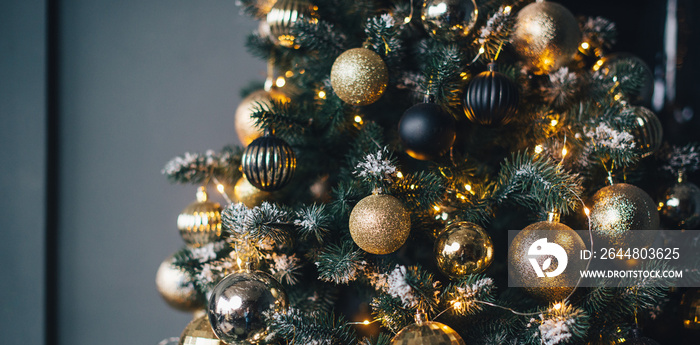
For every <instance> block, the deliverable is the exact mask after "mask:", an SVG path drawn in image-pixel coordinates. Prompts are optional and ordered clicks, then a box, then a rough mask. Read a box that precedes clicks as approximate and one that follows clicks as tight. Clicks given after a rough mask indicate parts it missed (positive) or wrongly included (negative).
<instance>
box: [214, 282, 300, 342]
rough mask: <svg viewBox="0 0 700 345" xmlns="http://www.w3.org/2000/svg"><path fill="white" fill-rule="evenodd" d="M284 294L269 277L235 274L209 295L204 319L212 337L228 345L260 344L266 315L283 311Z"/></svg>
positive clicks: (285, 301) (285, 299)
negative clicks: (209, 325) (208, 323)
mask: <svg viewBox="0 0 700 345" xmlns="http://www.w3.org/2000/svg"><path fill="white" fill-rule="evenodd" d="M287 305H288V302H287V294H286V293H285V292H284V289H283V288H282V285H281V284H280V283H279V282H278V281H277V280H275V278H273V277H272V276H271V275H269V274H267V273H265V272H262V271H255V272H237V273H232V274H229V275H227V276H226V277H224V279H222V280H221V281H220V282H219V283H218V284H216V286H215V287H214V289H213V290H212V292H211V297H210V298H209V305H208V308H207V315H208V316H209V322H210V324H211V328H212V330H213V331H214V333H215V334H216V336H217V337H218V338H219V339H221V340H222V341H224V342H225V343H226V344H229V345H250V344H259V343H263V340H264V338H265V335H266V334H267V321H268V317H269V315H270V314H272V313H274V312H281V311H283V310H284V309H287Z"/></svg>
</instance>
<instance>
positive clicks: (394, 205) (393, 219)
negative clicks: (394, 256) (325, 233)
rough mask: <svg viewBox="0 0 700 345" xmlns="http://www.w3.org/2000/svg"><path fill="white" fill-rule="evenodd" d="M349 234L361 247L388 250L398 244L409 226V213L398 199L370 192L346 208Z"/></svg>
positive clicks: (367, 249)
mask: <svg viewBox="0 0 700 345" xmlns="http://www.w3.org/2000/svg"><path fill="white" fill-rule="evenodd" d="M349 227H350V236H352V239H353V241H355V243H356V244H357V246H358V247H360V248H361V249H362V250H364V251H366V252H368V253H371V254H389V253H392V252H394V251H396V250H397V249H399V247H401V246H402V245H403V244H404V242H406V239H407V238H408V233H409V232H410V230H411V217H410V215H409V213H408V211H407V210H406V208H405V207H404V206H403V204H402V203H401V201H399V199H396V198H395V197H393V196H391V195H383V194H372V195H370V196H367V197H365V198H363V199H362V200H360V202H358V203H357V205H355V207H354V208H353V209H352V212H350V223H349Z"/></svg>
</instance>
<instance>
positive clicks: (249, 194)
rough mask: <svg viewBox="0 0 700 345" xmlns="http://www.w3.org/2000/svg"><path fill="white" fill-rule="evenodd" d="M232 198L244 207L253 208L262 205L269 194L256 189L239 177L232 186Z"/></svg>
mask: <svg viewBox="0 0 700 345" xmlns="http://www.w3.org/2000/svg"><path fill="white" fill-rule="evenodd" d="M233 196H234V197H235V198H236V200H237V201H238V202H242V203H243V204H244V205H246V207H248V208H253V207H255V206H260V205H262V203H263V201H265V200H267V199H268V198H269V197H270V193H268V192H266V191H263V190H260V189H258V188H256V187H255V186H253V185H252V184H250V182H248V180H246V178H245V177H241V178H240V179H238V182H236V185H235V186H233Z"/></svg>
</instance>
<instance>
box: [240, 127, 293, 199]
mask: <svg viewBox="0 0 700 345" xmlns="http://www.w3.org/2000/svg"><path fill="white" fill-rule="evenodd" d="M241 166H242V168H243V174H244V175H245V178H246V179H247V180H248V182H250V184H252V185H253V186H255V187H256V188H258V189H260V190H264V191H268V192H269V191H274V190H278V189H280V188H282V187H284V186H286V185H287V183H289V181H290V180H291V179H292V176H294V170H296V166H297V160H296V156H295V155H294V150H292V147H291V146H289V144H287V143H286V142H285V141H284V140H282V139H280V138H278V137H276V136H274V135H272V134H268V135H265V136H263V137H260V138H257V139H255V140H253V142H252V143H250V145H248V147H247V148H246V149H245V151H244V152H243V157H242V159H241Z"/></svg>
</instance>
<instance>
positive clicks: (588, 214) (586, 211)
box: [583, 207, 591, 217]
mask: <svg viewBox="0 0 700 345" xmlns="http://www.w3.org/2000/svg"><path fill="white" fill-rule="evenodd" d="M583 213H585V214H586V217H588V216H590V215H591V210H590V209H589V208H588V207H584V208H583Z"/></svg>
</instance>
